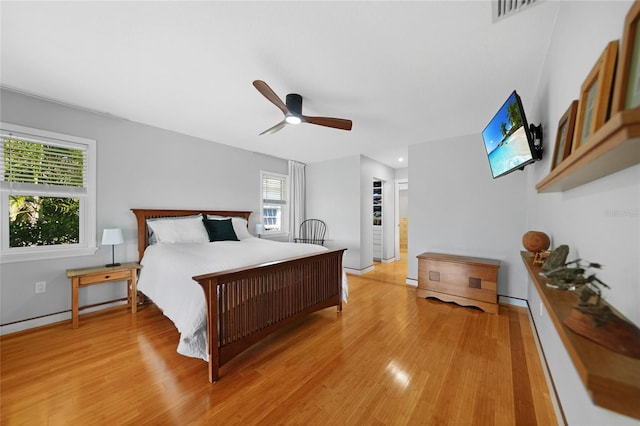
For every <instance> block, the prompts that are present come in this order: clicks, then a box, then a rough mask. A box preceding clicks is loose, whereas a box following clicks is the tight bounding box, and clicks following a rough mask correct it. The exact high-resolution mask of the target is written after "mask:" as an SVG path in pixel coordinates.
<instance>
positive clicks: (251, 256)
mask: <svg viewBox="0 0 640 426" xmlns="http://www.w3.org/2000/svg"><path fill="white" fill-rule="evenodd" d="M323 250H326V248H325V247H322V246H318V245H313V244H295V243H282V242H275V241H269V240H265V239H259V238H247V239H244V240H241V241H218V242H213V243H192V244H156V245H152V246H149V247H147V249H146V250H145V252H144V257H143V258H142V261H141V264H142V270H141V272H140V279H139V280H138V290H140V291H141V292H143V293H144V294H145V295H147V296H148V297H150V298H151V300H153V301H154V303H155V304H156V305H157V306H158V307H159V308H160V309H162V311H163V313H164V315H165V316H167V317H168V318H169V319H170V320H171V321H173V323H174V324H175V326H176V328H177V329H178V332H179V333H180V343H179V344H178V353H180V354H182V355H186V356H190V357H194V358H202V359H204V360H205V361H208V358H209V355H208V353H207V305H206V301H205V298H204V292H203V290H202V287H200V285H199V284H198V283H197V282H196V281H194V280H193V279H192V277H193V276H196V275H201V274H207V273H211V272H218V271H223V270H227V269H232V268H238V267H242V266H249V265H256V264H260V263H264V262H271V261H274V260H280V259H285V258H289V257H294V256H300V255H304V254H309V253H317V252H320V251H323ZM348 294H349V290H348V283H347V277H346V274H345V273H344V272H343V273H342V298H343V300H345V301H346V300H347V296H348Z"/></svg>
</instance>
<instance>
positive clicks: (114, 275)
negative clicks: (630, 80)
mask: <svg viewBox="0 0 640 426" xmlns="http://www.w3.org/2000/svg"><path fill="white" fill-rule="evenodd" d="M129 278H131V271H130V270H124V271H113V272H97V273H95V274H87V275H83V276H81V277H80V285H89V284H95V283H102V282H105V281H126V280H128V279H129Z"/></svg>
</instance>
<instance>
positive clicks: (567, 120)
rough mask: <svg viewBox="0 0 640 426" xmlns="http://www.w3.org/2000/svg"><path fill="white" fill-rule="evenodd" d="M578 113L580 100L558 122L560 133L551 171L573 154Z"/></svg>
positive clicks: (554, 149) (557, 137) (554, 150)
mask: <svg viewBox="0 0 640 426" xmlns="http://www.w3.org/2000/svg"><path fill="white" fill-rule="evenodd" d="M577 112H578V100H577V99H575V100H574V101H573V102H571V105H569V108H568V109H567V111H566V112H565V113H564V114H563V115H562V118H560V121H559V122H558V133H557V135H556V145H555V147H554V148H553V157H552V158H551V170H553V169H555V168H556V167H558V164H560V163H561V162H562V160H564V159H565V158H567V157H568V156H569V154H570V153H571V146H572V142H573V132H574V130H575V125H576V115H577Z"/></svg>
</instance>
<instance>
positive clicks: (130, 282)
mask: <svg viewBox="0 0 640 426" xmlns="http://www.w3.org/2000/svg"><path fill="white" fill-rule="evenodd" d="M138 269H140V264H138V263H137V262H132V263H123V264H122V265H119V266H97V267H92V268H79V269H68V270H67V277H68V278H71V320H72V327H73V328H78V311H79V309H80V308H79V307H78V290H79V289H80V288H81V287H87V286H90V285H94V284H103V283H108V282H114V281H126V282H127V299H128V303H129V305H130V306H131V313H132V314H135V313H136V311H137V293H138V291H137V289H136V282H137V275H138Z"/></svg>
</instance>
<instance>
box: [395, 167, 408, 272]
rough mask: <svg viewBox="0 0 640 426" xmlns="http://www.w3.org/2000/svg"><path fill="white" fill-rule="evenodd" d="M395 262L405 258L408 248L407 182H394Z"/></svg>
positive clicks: (404, 180) (398, 180)
mask: <svg viewBox="0 0 640 426" xmlns="http://www.w3.org/2000/svg"><path fill="white" fill-rule="evenodd" d="M395 195H396V197H395V199H396V203H395V204H396V206H395V207H396V214H395V218H396V224H395V226H396V232H395V234H396V238H395V240H396V244H395V253H396V260H400V259H401V258H402V256H403V255H404V256H405V257H406V255H407V251H408V248H409V180H408V179H397V180H396V194H395Z"/></svg>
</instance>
